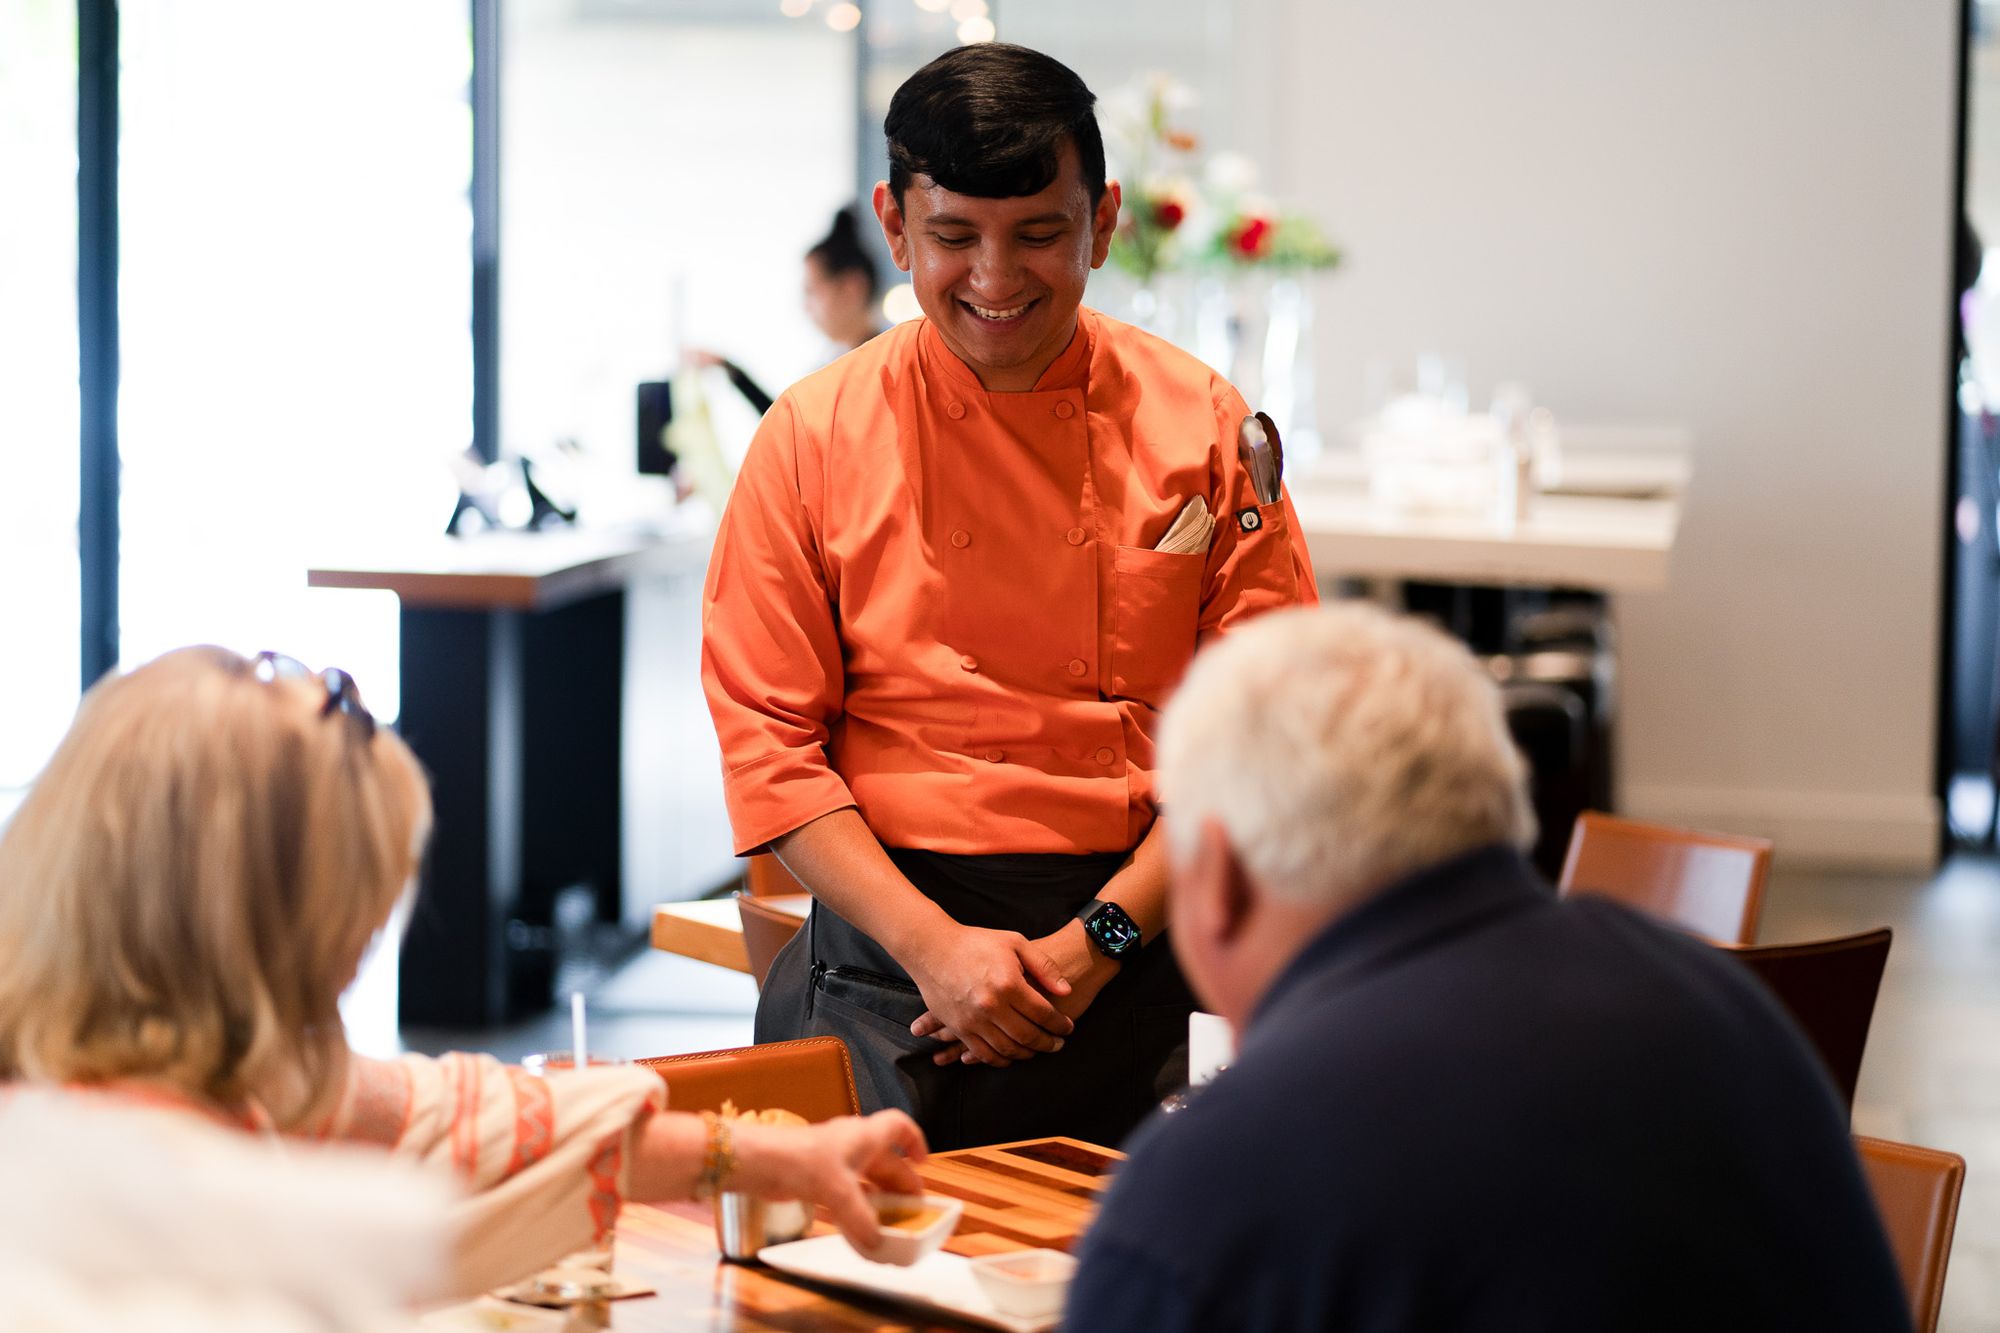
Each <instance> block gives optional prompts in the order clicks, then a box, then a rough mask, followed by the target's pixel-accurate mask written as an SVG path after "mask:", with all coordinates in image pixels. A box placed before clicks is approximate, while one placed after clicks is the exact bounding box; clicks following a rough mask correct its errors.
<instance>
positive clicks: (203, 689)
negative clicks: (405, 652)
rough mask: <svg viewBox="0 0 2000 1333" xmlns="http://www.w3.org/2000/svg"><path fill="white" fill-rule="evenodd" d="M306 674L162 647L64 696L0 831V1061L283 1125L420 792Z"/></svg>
mask: <svg viewBox="0 0 2000 1333" xmlns="http://www.w3.org/2000/svg"><path fill="white" fill-rule="evenodd" d="M325 702H326V693H325V687H324V686H323V685H322V684H321V683H320V682H319V681H318V680H315V679H306V680H296V681H294V680H264V679H260V678H259V677H258V675H257V674H256V673H255V672H254V671H253V669H252V665H251V663H250V662H248V661H246V660H245V659H244V658H242V657H239V656H237V655H236V654H234V653H230V652H226V651H224V650H222V649H219V648H184V649H181V650H179V651H177V652H172V653H168V654H167V655H166V656H164V657H161V658H159V659H157V660H156V661H153V662H151V663H148V664H147V665H145V666H143V667H140V668H139V669H138V670H136V671H133V672H131V673H130V674H128V675H125V676H121V677H116V678H113V679H108V680H106V681H104V682H103V683H101V684H99V685H97V686H96V687H95V688H94V689H92V690H91V691H90V693H89V694H88V695H86V696H85V697H84V700H83V704H82V706H81V707H80V708H79V709H78V711H77V716H76V721H75V722H74V723H73V724H72V725H71V727H70V730H69V734H68V735H67V736H65V737H64V739H63V742H62V744H61V745H60V746H59V747H58V748H57V750H56V753H55V755H54V757H53V758H52V759H50V761H49V764H48V767H47V768H46V769H45V770H44V771H43V772H42V775H41V776H40V778H39V779H37V781H36V783H35V785H34V788H33V790H31V791H30V792H29V794H28V796H27V799H26V800H25V801H23V803H22V805H21V807H20V809H19V810H18V811H17V812H16V813H15V815H14V819H13V821H12V823H11V824H10V825H9V826H8V828H7V829H6V831H5V832H4V834H0V1079H22V1080H32V1081H38V1082H48V1083H62V1084H96V1083H105V1082H112V1081H118V1080H141V1081H146V1082H152V1083H157V1084H165V1085H169V1086H172V1087H174V1088H177V1089H179V1090H181V1091H184V1092H187V1093H191V1094H194V1095H196V1096H200V1097H203V1098H206V1099H208V1100H209V1101H211V1102H214V1103H216V1104H218V1105H220V1106H224V1107H231V1108H237V1107H242V1106H243V1105H245V1104H246V1103H247V1102H249V1101H253V1100H254V1101H259V1102H261V1103H262V1104H263V1105H264V1107H265V1108H266V1109H267V1110H268V1111H269V1112H270V1113H271V1114H272V1115H273V1116H274V1117H275V1118H276V1119H277V1120H278V1121H279V1123H280V1124H282V1125H286V1126H288V1127H291V1126H296V1125H298V1124H301V1123H303V1122H304V1121H305V1120H307V1119H308V1118H310V1117H313V1116H316V1115H318V1114H321V1113H323V1112H324V1111H326V1110H327V1109H329V1108H328V1103H329V1101H330V1099H331V1098H333V1097H334V1096H336V1095H337V1094H338V1092H339V1090H340V1086H341V1080H342V1079H343V1078H344V1076H345V1071H346V1060H347V1042H346V1037H345V1034H344V1032H343V1031H342V1028H341V1023H340V1013H339V1008H338V1001H339V996H340V992H341V991H342V990H343V989H344V988H345V987H346V985H347V983H348V981H350V980H351V979H352V978H353V975H354V969H355V967H356V966H357V964H358V963H359V961H360V958H361V956H362V954H363V953H364V952H365V950H366V948H367V945H368V941H369V939H370V938H371V937H372V936H373V935H374V933H375V932H376V931H377V930H379V929H380V928H381V926H382V925H383V923H384V922H385V921H386V920H387V919H388V917H389V914H390V912H391V911H392V910H393V909H394V907H395V905H396V901H397V899H398V897H399V896H400V895H401V894H402V892H403V891H404V889H405V887H406V886H407V885H408V884H409V883H410V882H411V880H412V877H413V875H414V873H415V870H416V864H417V856H418V849H419V847H420V845H421V843H422V840H423V838H424V836H425V835H426V833H427V831H428V828H429V823H430V795H429V792H428V790H427V788H426V785H425V782H424V778H423V774H422V771H421V769H419V767H418V765H417V762H416V759H415V758H414V757H413V756H412V755H411V754H410V751H409V749H408V747H406V746H405V745H404V744H403V742H402V741H401V740H399V739H398V738H397V737H396V736H394V735H393V734H391V733H390V732H389V731H388V730H386V729H382V728H378V729H376V731H375V734H374V736H373V738H372V739H368V738H366V736H365V732H364V729H363V728H362V726H361V725H360V723H359V722H358V721H357V720H356V719H354V718H351V717H348V716H345V715H343V714H340V713H334V714H330V715H324V716H323V715H322V713H323V708H324V705H325Z"/></svg>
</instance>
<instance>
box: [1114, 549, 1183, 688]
mask: <svg viewBox="0 0 2000 1333" xmlns="http://www.w3.org/2000/svg"><path fill="white" fill-rule="evenodd" d="M1205 563H1206V560H1205V558H1204V556H1203V555H1202V554H1201V553H1200V552H1178V551H1149V550H1146V549H1145V548H1144V547H1139V546H1121V547H1119V548H1118V552H1117V556H1116V558H1115V559H1114V560H1113V562H1112V597H1111V600H1112V606H1111V690H1112V693H1113V694H1115V695H1118V696H1119V697H1121V698H1128V699H1138V700H1140V701H1141V702H1143V703H1148V704H1151V705H1153V706H1154V707H1156V708H1157V707H1159V706H1160V705H1161V704H1163V703H1165V702H1166V698H1167V694H1168V693H1169V692H1170V691H1171V690H1172V689H1173V687H1174V686H1175V685H1177V684H1178V683H1179V682H1180V678H1181V673H1182V672H1183V671H1185V670H1186V669H1187V664H1188V660H1189V659H1190V658H1192V657H1193V656H1194V645H1195V631H1196V629H1197V628H1198V627H1199V625H1200V622H1201V579H1202V569H1203V566H1204V564H1205Z"/></svg>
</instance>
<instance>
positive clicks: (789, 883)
mask: <svg viewBox="0 0 2000 1333" xmlns="http://www.w3.org/2000/svg"><path fill="white" fill-rule="evenodd" d="M743 891H744V892H745V893H747V894H749V895H750V896H751V897H752V898H775V897H777V896H778V895H780V894H786V893H805V892H807V891H808V890H807V889H806V886H805V885H803V884H801V883H799V880H798V877H797V876H796V875H794V874H793V873H792V872H791V871H789V870H787V869H785V865H784V862H782V861H780V860H779V859H778V858H777V857H775V856H773V855H772V854H771V853H769V852H758V853H757V854H756V855H755V856H749V857H745V858H744V863H743Z"/></svg>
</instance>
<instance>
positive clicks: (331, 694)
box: [250, 651, 375, 740]
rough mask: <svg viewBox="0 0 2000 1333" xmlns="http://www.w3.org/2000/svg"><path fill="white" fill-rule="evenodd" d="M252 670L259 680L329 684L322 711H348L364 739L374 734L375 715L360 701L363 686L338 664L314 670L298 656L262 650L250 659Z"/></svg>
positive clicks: (330, 714) (331, 713) (327, 715)
mask: <svg viewBox="0 0 2000 1333" xmlns="http://www.w3.org/2000/svg"><path fill="white" fill-rule="evenodd" d="M250 673H251V674H252V675H254V676H256V677H257V679H258V680H263V681H273V680H317V681H318V682H319V683H320V684H321V685H323V686H324V687H325V688H326V703H325V704H324V705H322V706H321V708H320V710H319V715H320V716H321V717H331V716H332V715H333V714H335V713H345V714H346V715H347V716H348V717H351V718H353V719H354V721H355V722H356V723H357V724H358V725H359V726H360V728H361V734H362V736H363V738H364V739H368V740H372V739H374V736H375V715H374V714H373V713H371V712H369V711H368V709H367V707H366V706H365V705H363V704H362V702H361V690H360V688H359V687H358V686H356V685H355V683H354V677H352V676H350V675H348V674H347V673H346V672H345V671H342V670H341V669H340V668H339V667H328V668H327V669H326V670H324V671H314V670H313V669H312V668H311V667H309V666H307V665H306V664H305V663H304V662H301V661H299V659H298V658H296V657H287V656H286V655H285V654H283V653H273V652H268V651H267V652H261V653H258V654H257V655H256V656H255V657H253V658H251V659H250Z"/></svg>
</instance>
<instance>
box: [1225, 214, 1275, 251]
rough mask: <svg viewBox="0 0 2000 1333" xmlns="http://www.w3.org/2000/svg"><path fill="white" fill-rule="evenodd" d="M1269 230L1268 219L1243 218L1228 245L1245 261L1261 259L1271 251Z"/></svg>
mask: <svg viewBox="0 0 2000 1333" xmlns="http://www.w3.org/2000/svg"><path fill="white" fill-rule="evenodd" d="M1271 230H1272V228H1271V219H1269V218H1245V219H1244V220H1243V223H1242V225H1241V226H1239V227H1237V229H1236V232H1235V234H1234V235H1233V236H1231V237H1230V238H1229V243H1230V244H1231V245H1233V246H1235V247H1236V253H1237V254H1239V255H1241V256H1242V257H1243V258H1245V259H1262V258H1263V257H1264V256H1265V255H1266V254H1268V253H1269V252H1270V249H1271Z"/></svg>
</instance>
